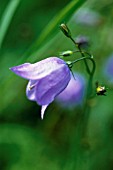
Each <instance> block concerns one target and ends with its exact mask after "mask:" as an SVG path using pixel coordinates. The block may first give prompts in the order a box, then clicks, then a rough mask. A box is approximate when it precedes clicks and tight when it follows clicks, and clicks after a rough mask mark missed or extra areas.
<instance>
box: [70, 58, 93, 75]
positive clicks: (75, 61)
mask: <svg viewBox="0 0 113 170" xmlns="http://www.w3.org/2000/svg"><path fill="white" fill-rule="evenodd" d="M84 59H85V60H87V59H88V60H90V61H91V62H92V64H93V68H92V71H91V72H90V75H91V76H93V74H94V72H95V68H96V64H95V61H94V60H93V58H91V57H82V58H78V59H76V60H74V61H72V62H70V63H67V64H68V65H71V66H72V65H73V64H75V63H77V62H78V61H81V60H84Z"/></svg>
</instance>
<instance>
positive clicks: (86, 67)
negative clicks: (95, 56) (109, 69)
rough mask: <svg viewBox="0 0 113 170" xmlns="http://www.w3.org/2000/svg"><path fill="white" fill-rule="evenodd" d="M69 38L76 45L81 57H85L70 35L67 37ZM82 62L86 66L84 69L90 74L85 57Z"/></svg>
mask: <svg viewBox="0 0 113 170" xmlns="http://www.w3.org/2000/svg"><path fill="white" fill-rule="evenodd" d="M69 38H70V39H71V41H72V42H73V43H74V44H75V45H76V47H77V48H78V50H79V52H80V53H81V55H82V57H85V55H84V53H83V52H82V50H81V48H80V46H79V45H78V43H76V42H75V40H74V39H73V38H72V37H69ZM84 63H85V66H86V70H87V72H88V74H89V75H90V74H91V72H90V69H89V66H88V63H87V61H86V59H84Z"/></svg>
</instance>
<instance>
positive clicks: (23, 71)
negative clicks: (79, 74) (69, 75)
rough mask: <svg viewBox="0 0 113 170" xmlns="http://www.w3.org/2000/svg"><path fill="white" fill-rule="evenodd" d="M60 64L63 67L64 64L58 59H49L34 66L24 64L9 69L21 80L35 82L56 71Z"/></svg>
mask: <svg viewBox="0 0 113 170" xmlns="http://www.w3.org/2000/svg"><path fill="white" fill-rule="evenodd" d="M62 64H63V65H64V64H66V63H65V62H64V61H63V60H61V59H60V58H57V57H50V58H46V59H44V60H42V61H39V62H37V63H34V64H30V63H25V64H22V65H19V66H15V67H12V68H10V69H11V70H12V71H13V72H14V73H15V74H17V75H19V76H21V77H23V78H26V79H29V80H36V79H39V78H43V77H45V76H46V75H48V74H50V73H51V72H52V71H53V70H56V69H58V68H59V67H60V66H61V65H62Z"/></svg>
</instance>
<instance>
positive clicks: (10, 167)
mask: <svg viewBox="0 0 113 170" xmlns="http://www.w3.org/2000/svg"><path fill="white" fill-rule="evenodd" d="M0 2H1V3H0V170H95V169H97V170H113V84H112V83H110V82H109V79H108V78H107V77H106V76H105V75H104V67H105V62H106V61H107V58H108V57H109V56H110V55H111V54H112V53H113V42H112V41H113V1H112V0H108V1H106V0H100V1H97V0H89V1H86V0H78V1H77V0H73V1H69V0H63V1H61V0H55V1H52V0H45V1H41V0H32V1H30V0H0ZM84 11H85V12H84ZM86 11H87V13H88V14H87V16H86V18H84V16H85V15H86ZM82 18H83V19H82ZM62 22H66V23H67V24H68V26H69V28H70V29H71V31H72V34H73V37H74V38H76V37H77V36H78V35H84V36H87V37H88V39H89V42H90V46H89V49H88V51H89V52H91V53H92V54H93V56H94V60H95V62H96V72H95V76H94V81H93V87H94V93H95V82H96V81H97V80H98V81H99V82H100V84H102V85H106V86H107V87H108V92H107V96H96V94H95V97H94V98H93V99H92V100H90V101H88V107H89V109H90V112H89V111H88V112H89V113H90V114H89V118H88V121H87V124H86V127H82V125H81V124H82V121H84V120H82V119H83V118H84V112H83V111H84V107H85V106H83V107H80V108H79V107H76V108H74V109H72V110H67V109H63V108H61V107H60V106H59V105H58V103H56V102H53V103H52V104H51V105H50V106H49V107H48V109H47V110H46V113H45V118H44V120H43V121H42V120H41V119H40V110H41V107H40V106H38V105H37V104H36V103H35V102H31V101H29V100H27V98H26V95H25V89H26V84H27V81H26V80H24V79H22V78H20V77H18V76H16V75H14V74H13V73H12V72H11V71H10V70H9V68H10V67H12V66H15V65H18V64H22V63H24V62H32V63H33V62H36V61H39V60H41V59H44V58H47V57H49V56H58V54H59V52H61V51H64V50H73V49H74V45H73V44H72V42H71V41H70V40H69V39H68V38H66V37H65V36H64V35H63V34H62V32H61V31H60V30H59V24H60V23H62ZM75 57H76V58H77V57H79V55H78V56H75ZM74 70H75V71H79V72H81V73H82V74H83V75H84V76H85V77H86V81H87V79H88V76H87V73H86V71H85V67H84V64H83V62H80V63H78V64H77V65H75V66H74ZM80 120H81V121H80ZM81 127H82V128H85V133H84V135H83V136H81V135H80V134H81Z"/></svg>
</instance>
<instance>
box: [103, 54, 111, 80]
mask: <svg viewBox="0 0 113 170" xmlns="http://www.w3.org/2000/svg"><path fill="white" fill-rule="evenodd" d="M104 72H105V74H106V76H107V77H108V78H109V81H110V82H113V54H112V55H111V56H110V57H109V58H108V59H107V60H106V63H105V65H104Z"/></svg>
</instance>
